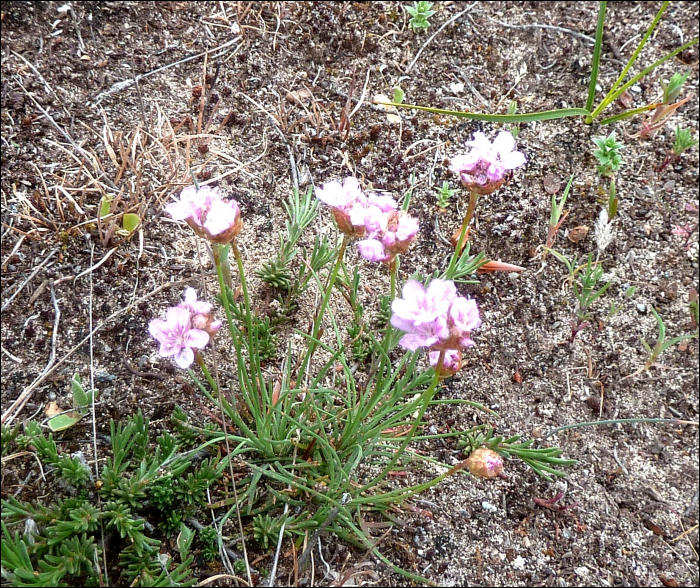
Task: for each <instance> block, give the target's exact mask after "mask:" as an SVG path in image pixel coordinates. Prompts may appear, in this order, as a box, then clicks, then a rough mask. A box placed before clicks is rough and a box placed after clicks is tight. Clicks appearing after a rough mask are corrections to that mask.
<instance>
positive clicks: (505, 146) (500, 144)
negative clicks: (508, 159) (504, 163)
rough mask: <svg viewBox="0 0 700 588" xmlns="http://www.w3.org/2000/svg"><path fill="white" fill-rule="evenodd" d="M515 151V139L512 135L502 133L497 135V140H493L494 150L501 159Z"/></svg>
mask: <svg viewBox="0 0 700 588" xmlns="http://www.w3.org/2000/svg"><path fill="white" fill-rule="evenodd" d="M513 149H515V139H514V138H513V135H512V134H511V133H509V132H508V131H501V132H500V133H498V135H496V138H495V139H494V140H493V150H494V151H496V152H497V153H498V154H499V155H500V156H501V157H503V156H504V155H506V154H508V153H510V152H511V151H513Z"/></svg>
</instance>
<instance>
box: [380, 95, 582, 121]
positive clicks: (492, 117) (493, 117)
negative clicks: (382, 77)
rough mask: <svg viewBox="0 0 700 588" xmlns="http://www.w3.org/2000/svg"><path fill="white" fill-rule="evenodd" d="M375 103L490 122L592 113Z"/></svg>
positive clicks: (577, 109) (564, 110)
mask: <svg viewBox="0 0 700 588" xmlns="http://www.w3.org/2000/svg"><path fill="white" fill-rule="evenodd" d="M375 104H385V105H387V106H396V107H397V108H413V109H415V110H422V111H423V112H432V113H434V114H444V115H445V116H456V117H458V118H468V119H471V120H484V121H490V122H532V121H537V120H555V119H558V118H567V117H570V116H590V115H591V113H590V112H589V111H588V110H586V109H585V108H560V109H558V110H543V111H542V112H532V113H528V114H482V113H480V112H462V111H459V110H445V109H443V108H431V107H429V106H417V105H415V104H399V103H398V102H381V101H378V100H377V101H375Z"/></svg>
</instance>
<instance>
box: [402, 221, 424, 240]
mask: <svg viewBox="0 0 700 588" xmlns="http://www.w3.org/2000/svg"><path fill="white" fill-rule="evenodd" d="M419 227H420V225H419V223H418V219H417V218H413V217H412V216H401V217H400V218H399V226H398V227H397V228H396V238H397V239H398V240H399V241H408V240H409V239H414V238H415V236H416V235H417V234H418V229H419Z"/></svg>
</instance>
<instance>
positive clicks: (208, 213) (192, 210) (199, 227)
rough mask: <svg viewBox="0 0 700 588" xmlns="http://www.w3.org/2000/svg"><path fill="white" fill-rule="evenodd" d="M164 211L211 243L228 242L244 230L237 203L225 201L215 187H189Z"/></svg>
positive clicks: (223, 243)
mask: <svg viewBox="0 0 700 588" xmlns="http://www.w3.org/2000/svg"><path fill="white" fill-rule="evenodd" d="M165 211H166V212H167V213H168V214H169V215H170V216H172V217H173V218H174V219H175V220H184V221H186V222H187V224H188V225H190V227H191V228H192V230H193V231H194V232H195V233H197V235H199V236H200V237H204V238H205V239H208V240H209V241H212V242H213V243H220V244H222V245H225V244H226V243H230V242H231V241H232V240H233V239H234V237H236V235H238V234H239V233H240V232H241V230H242V229H243V220H242V219H241V209H240V207H239V206H238V202H236V201H235V200H229V201H228V202H226V201H224V200H223V199H222V198H221V195H220V194H219V189H218V188H210V187H209V186H202V187H201V188H199V189H197V188H195V187H194V186H188V187H187V188H185V189H184V190H183V191H182V192H181V193H180V200H179V201H177V202H173V203H171V204H168V206H166V207H165Z"/></svg>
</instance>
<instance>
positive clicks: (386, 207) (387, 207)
mask: <svg viewBox="0 0 700 588" xmlns="http://www.w3.org/2000/svg"><path fill="white" fill-rule="evenodd" d="M367 198H368V200H369V203H370V204H371V205H372V206H376V207H377V208H378V209H379V210H381V211H382V212H391V211H392V210H396V208H397V207H398V204H397V203H396V200H394V199H393V198H392V197H391V196H379V195H377V194H368V195H367Z"/></svg>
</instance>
